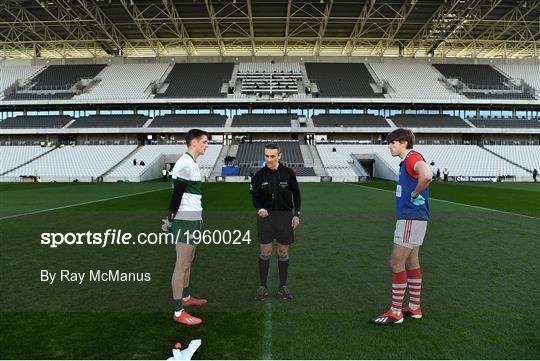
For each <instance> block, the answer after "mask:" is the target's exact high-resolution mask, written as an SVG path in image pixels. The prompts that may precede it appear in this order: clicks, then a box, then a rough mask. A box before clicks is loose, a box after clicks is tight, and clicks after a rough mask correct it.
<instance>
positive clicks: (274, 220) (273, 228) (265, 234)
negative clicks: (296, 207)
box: [257, 212, 294, 245]
mask: <svg viewBox="0 0 540 361" xmlns="http://www.w3.org/2000/svg"><path fill="white" fill-rule="evenodd" d="M292 217H293V214H292V212H272V213H270V215H269V216H268V217H266V218H261V217H257V229H258V236H259V243H260V244H269V243H272V242H273V241H274V240H275V241H276V242H277V243H279V244H283V245H289V244H292V243H293V242H294V231H293V228H292Z"/></svg>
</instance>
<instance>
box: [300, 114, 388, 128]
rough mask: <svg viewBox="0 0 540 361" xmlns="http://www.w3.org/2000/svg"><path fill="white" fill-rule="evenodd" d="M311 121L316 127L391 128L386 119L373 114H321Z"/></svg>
mask: <svg viewBox="0 0 540 361" xmlns="http://www.w3.org/2000/svg"><path fill="white" fill-rule="evenodd" d="M311 119H312V120H313V125H314V126H316V127H383V128H388V127H390V124H388V122H387V121H386V120H385V119H384V117H381V116H376V115H371V114H319V115H315V116H313V117H312V118H311Z"/></svg>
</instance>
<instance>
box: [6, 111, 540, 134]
mask: <svg viewBox="0 0 540 361" xmlns="http://www.w3.org/2000/svg"><path fill="white" fill-rule="evenodd" d="M297 118H298V115H296V114H242V115H235V116H234V117H233V118H232V120H230V119H228V118H227V116H225V115H220V114H168V115H161V116H156V117H155V118H153V119H152V118H149V117H148V116H146V115H141V114H138V115H133V114H132V115H127V114H126V115H90V116H83V117H79V118H74V117H72V116H68V115H47V116H45V115H43V116H42V115H39V116H17V117H13V118H6V119H4V120H3V121H0V129H4V130H7V129H13V130H17V133H21V132H22V133H24V131H23V130H26V131H27V132H29V131H32V130H39V129H49V130H56V129H58V132H59V133H61V132H63V130H60V129H62V128H68V129H70V130H74V129H77V130H80V131H79V132H81V133H84V131H85V130H84V129H86V128H140V130H141V132H144V133H147V132H149V130H150V129H155V128H161V129H160V131H163V130H166V129H174V128H177V129H186V128H203V129H206V128H221V129H222V130H226V131H228V132H235V131H238V130H237V129H236V128H249V131H250V132H257V131H266V132H272V131H274V129H275V128H276V127H280V128H291V129H294V128H296V129H298V128H302V129H303V130H306V129H310V128H312V127H314V128H333V129H331V130H328V129H326V130H325V131H331V132H339V131H340V128H384V129H383V130H384V131H388V128H393V127H406V128H414V129H425V131H431V129H433V130H434V129H437V128H450V129H452V128H453V129H454V130H455V131H459V132H463V133H467V132H474V131H472V130H474V129H475V128H492V129H514V130H519V129H540V122H539V121H538V120H537V119H534V120H529V119H509V118H508V119H497V118H486V119H484V118H479V119H477V118H467V120H463V119H462V118H460V117H457V116H450V115H444V114H396V115H392V116H391V117H389V118H387V119H385V118H384V117H382V116H376V115H371V114H319V115H314V116H313V117H312V118H311V121H312V124H313V126H311V123H310V119H309V118H306V119H305V122H303V123H300V119H297ZM359 130H360V129H359ZM364 130H365V129H364ZM111 131H112V130H109V131H107V130H104V132H105V133H107V132H111ZM213 131H216V130H215V129H214V130H213ZM343 131H346V130H343ZM49 133H50V131H49ZM68 133H73V132H72V131H68Z"/></svg>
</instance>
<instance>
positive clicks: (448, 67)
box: [433, 64, 535, 99]
mask: <svg viewBox="0 0 540 361" xmlns="http://www.w3.org/2000/svg"><path fill="white" fill-rule="evenodd" d="M433 66H434V67H435V68H436V69H437V70H438V71H439V72H440V73H441V74H443V75H444V77H445V78H446V79H447V80H448V81H449V83H450V84H451V85H452V86H453V87H455V88H456V89H457V90H458V91H459V92H461V93H462V94H463V95H465V96H466V97H467V98H471V99H535V96H534V91H532V90H528V88H527V86H526V85H525V84H523V83H522V82H521V81H520V82H516V81H513V80H512V79H510V78H509V77H507V76H506V75H504V74H503V73H502V72H501V71H499V70H497V69H495V68H494V67H493V66H491V65H472V64H433Z"/></svg>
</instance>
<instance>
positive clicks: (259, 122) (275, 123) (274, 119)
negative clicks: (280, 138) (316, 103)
mask: <svg viewBox="0 0 540 361" xmlns="http://www.w3.org/2000/svg"><path fill="white" fill-rule="evenodd" d="M293 117H296V115H292V114H242V115H235V116H234V118H233V120H232V124H231V126H233V127H288V128H289V127H290V126H291V119H292V118H293Z"/></svg>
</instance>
